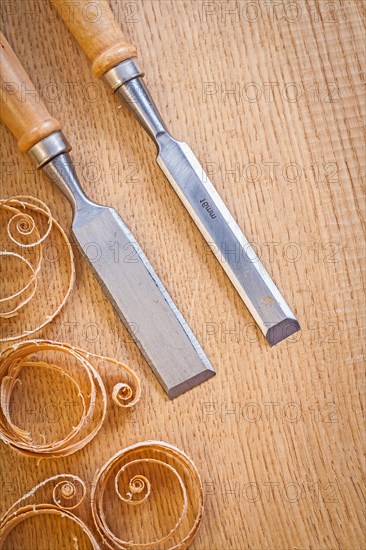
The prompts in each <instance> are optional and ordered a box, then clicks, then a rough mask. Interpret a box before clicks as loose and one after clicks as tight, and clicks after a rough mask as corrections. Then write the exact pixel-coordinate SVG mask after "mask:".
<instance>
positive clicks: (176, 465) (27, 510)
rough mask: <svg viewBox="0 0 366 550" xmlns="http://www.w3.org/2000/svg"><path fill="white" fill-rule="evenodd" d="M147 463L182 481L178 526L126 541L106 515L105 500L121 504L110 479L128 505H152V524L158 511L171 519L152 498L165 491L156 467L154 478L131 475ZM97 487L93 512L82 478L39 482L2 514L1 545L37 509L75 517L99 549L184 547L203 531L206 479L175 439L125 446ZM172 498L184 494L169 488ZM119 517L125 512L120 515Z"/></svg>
mask: <svg viewBox="0 0 366 550" xmlns="http://www.w3.org/2000/svg"><path fill="white" fill-rule="evenodd" d="M144 467H145V469H146V467H148V468H149V469H150V470H151V468H153V467H155V468H157V469H160V470H161V471H162V472H163V473H164V477H165V476H167V477H169V476H173V478H174V479H175V481H176V483H177V484H178V486H179V492H180V495H179V496H180V497H181V500H182V503H183V505H182V506H181V511H180V514H179V517H178V519H177V520H176V524H175V527H174V528H173V529H169V530H168V532H166V533H165V535H164V536H162V537H159V538H156V540H154V541H153V542H145V543H141V542H134V541H133V540H128V541H124V540H122V539H120V538H118V537H117V536H116V535H115V534H114V533H113V532H112V531H111V529H110V527H109V522H107V519H106V512H105V510H104V505H105V504H109V505H111V506H112V508H113V509H115V504H114V503H110V502H109V499H108V498H107V497H106V495H105V492H106V489H107V486H108V484H109V483H108V482H109V481H112V484H111V485H112V487H114V490H115V496H116V497H117V498H118V499H119V500H120V501H121V502H123V503H124V504H125V505H126V506H133V507H134V509H136V507H137V506H141V507H145V508H146V507H147V513H148V521H149V520H150V523H152V522H153V515H157V516H158V518H159V523H161V525H162V526H163V528H164V525H165V524H166V521H167V517H165V516H164V515H163V511H161V510H160V509H157V510H156V511H155V513H154V510H153V509H151V507H150V508H149V499H150V498H151V497H152V496H153V494H154V493H155V495H156V494H159V491H160V490H161V487H159V484H158V479H159V478H158V477H157V476H156V475H154V474H153V470H151V475H152V479H150V480H149V479H148V478H147V476H146V475H143V474H135V475H133V476H131V477H130V476H129V472H128V471H129V470H136V468H137V469H139V468H140V469H143V468H144ZM123 477H124V478H125V481H126V480H128V482H127V485H126V486H123V483H124V482H123V479H122V478H123ZM92 487H93V488H92V494H91V501H90V502H91V509H92V514H91V515H90V513H89V511H88V509H86V508H85V507H82V506H81V504H82V503H83V502H84V498H85V495H86V486H85V483H84V482H83V481H82V480H81V479H80V478H79V477H77V476H74V475H71V474H60V475H57V476H54V477H51V478H49V479H47V480H45V481H43V482H42V483H40V484H39V485H37V486H36V487H35V488H34V489H32V490H31V491H30V492H29V493H27V494H26V495H24V496H23V497H22V498H20V499H19V500H18V501H17V502H15V504H13V506H11V508H9V510H8V511H7V512H6V513H5V515H4V516H3V517H2V518H1V519H0V550H1V549H2V548H3V545H4V542H5V539H6V538H7V536H8V535H9V533H10V532H11V531H12V530H13V529H14V527H16V526H17V525H19V524H20V523H22V522H23V521H25V520H26V519H27V518H29V517H32V516H35V515H36V514H53V515H57V516H59V517H65V518H68V519H70V520H72V521H73V522H74V523H76V524H77V525H78V526H79V527H80V528H81V530H82V531H83V533H84V535H86V536H87V537H88V538H89V540H90V543H91V545H92V548H93V549H95V550H97V549H98V550H99V549H100V548H102V547H108V548H112V549H114V550H120V549H134V550H143V549H147V550H149V549H154V550H183V549H185V548H188V546H189V545H190V544H191V542H192V540H193V538H194V537H195V535H196V533H197V530H198V528H199V525H200V522H201V519H202V514H203V490H202V483H201V480H200V477H199V474H198V472H197V469H196V467H195V465H194V464H193V462H192V461H191V460H190V458H188V456H187V455H186V454H185V453H183V452H182V451H180V450H179V449H177V448H176V447H174V446H173V445H170V444H169V443H164V442H162V441H145V442H143V443H137V444H136V445H132V446H131V447H128V448H126V449H124V450H122V451H120V452H119V453H117V454H115V455H114V456H113V457H112V458H110V460H108V461H107V462H106V464H105V465H104V466H103V467H102V468H101V470H100V471H98V472H97V475H96V477H95V480H94V483H93V486H92ZM168 497H169V499H170V501H174V500H175V499H177V497H178V495H177V494H175V495H172V494H170V493H169V491H168ZM173 497H175V499H174V498H173ZM85 501H87V499H85ZM182 503H181V504H182ZM172 508H174V507H172ZM178 508H179V506H178ZM76 514H78V516H76ZM149 514H150V516H149ZM160 516H161V517H160ZM169 516H170V513H169ZM117 517H120V516H118V515H117ZM121 517H122V516H121ZM91 518H92V519H93V520H94V527H96V528H97V531H98V533H99V535H100V540H101V542H100V544H99V542H98V541H97V537H95V536H94V529H93V528H92V527H93V526H92V525H89V524H90V523H91ZM132 518H133V519H135V521H136V518H138V516H136V515H132ZM137 530H138V531H139V532H140V533H143V532H146V530H147V529H146V524H138V525H137ZM76 542H77V541H76Z"/></svg>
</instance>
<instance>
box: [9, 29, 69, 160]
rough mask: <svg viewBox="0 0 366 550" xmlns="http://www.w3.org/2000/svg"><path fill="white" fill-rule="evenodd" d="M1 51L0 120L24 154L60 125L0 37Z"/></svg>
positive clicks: (10, 49)
mask: <svg viewBox="0 0 366 550" xmlns="http://www.w3.org/2000/svg"><path fill="white" fill-rule="evenodd" d="M0 51H1V76H0V86H1V96H0V112H1V120H2V121H3V122H4V123H5V124H6V125H7V127H8V128H9V130H10V131H11V132H12V133H13V134H14V136H15V137H16V138H17V140H18V147H19V149H20V150H21V151H22V152H23V153H25V152H26V151H28V150H29V149H30V148H31V147H33V145H35V144H36V143H38V142H39V141H40V140H41V139H43V138H45V137H47V136H49V135H50V134H52V132H56V131H57V130H60V123H59V122H58V120H56V119H54V118H52V117H51V116H50V114H49V112H48V111H47V108H46V106H45V104H44V102H43V101H42V100H41V98H40V96H39V94H38V93H37V92H36V90H35V88H34V86H33V83H32V82H31V81H30V80H29V77H28V75H27V74H26V72H25V71H24V68H23V67H22V65H21V63H19V59H18V58H17V57H16V55H15V54H14V50H12V48H11V46H10V45H9V42H8V41H7V40H6V38H5V37H4V35H3V34H0Z"/></svg>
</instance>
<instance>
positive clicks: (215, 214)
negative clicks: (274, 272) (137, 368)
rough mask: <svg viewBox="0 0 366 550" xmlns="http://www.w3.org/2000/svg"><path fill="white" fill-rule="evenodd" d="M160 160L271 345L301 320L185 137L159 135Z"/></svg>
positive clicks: (296, 328)
mask: <svg viewBox="0 0 366 550" xmlns="http://www.w3.org/2000/svg"><path fill="white" fill-rule="evenodd" d="M156 142H157V145H158V148H159V155H158V158H157V162H158V164H159V166H160V167H161V169H162V170H163V172H164V174H165V175H166V177H167V178H168V180H169V181H170V183H171V184H172V186H173V188H174V189H175V191H176V193H177V194H178V196H179V197H180V199H181V200H182V202H183V204H184V206H185V207H186V208H187V210H188V212H189V213H190V215H191V216H192V218H193V220H194V222H195V223H196V225H197V226H198V228H199V229H200V231H201V233H202V234H203V236H204V237H205V239H206V241H207V242H208V243H209V244H210V245H211V248H212V249H213V252H214V253H215V255H216V256H217V258H218V260H219V261H220V263H221V265H222V267H223V268H224V270H225V271H226V273H227V275H228V276H229V278H230V280H231V282H232V283H233V285H234V286H235V288H236V290H237V291H238V293H239V295H240V296H241V298H242V300H243V301H244V303H245V304H246V306H247V307H248V309H249V311H250V313H251V314H252V315H253V317H254V319H255V321H256V322H257V324H258V326H259V327H260V329H261V330H262V332H263V334H264V335H265V336H266V339H267V341H268V342H269V344H270V345H274V344H277V343H278V342H280V341H281V340H284V339H285V338H287V337H288V336H290V335H291V334H293V333H294V332H297V331H298V330H300V325H299V323H298V321H297V320H296V318H295V316H294V314H293V313H292V311H291V309H290V308H289V306H288V305H287V303H286V302H285V300H284V298H283V297H282V295H281V293H280V292H279V290H278V289H277V287H276V285H275V284H274V282H273V281H272V279H271V277H270V276H269V274H268V273H267V271H266V270H265V268H264V267H263V265H262V263H261V261H260V260H259V258H258V256H257V255H256V254H255V252H254V250H253V248H252V247H251V246H250V244H249V242H248V241H247V239H246V238H245V237H244V235H243V233H242V231H241V229H240V228H239V226H238V225H237V223H236V222H235V220H234V218H233V217H232V215H231V214H230V212H229V210H228V209H227V207H226V206H225V204H224V202H223V201H222V199H221V198H220V196H219V194H218V193H217V191H216V190H215V188H214V186H213V185H212V183H211V182H210V180H209V179H208V177H207V175H206V174H205V172H204V171H203V168H202V167H201V165H200V163H199V162H198V160H197V159H196V157H195V156H194V154H193V153H192V151H191V149H190V148H189V147H188V145H187V144H186V143H182V142H179V141H176V140H175V139H173V138H172V137H171V136H170V134H168V133H167V132H162V133H160V134H159V135H158V136H157V137H156Z"/></svg>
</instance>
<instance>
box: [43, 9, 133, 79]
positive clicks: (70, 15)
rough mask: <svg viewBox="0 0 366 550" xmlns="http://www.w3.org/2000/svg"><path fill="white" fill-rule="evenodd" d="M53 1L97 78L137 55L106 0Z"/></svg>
mask: <svg viewBox="0 0 366 550" xmlns="http://www.w3.org/2000/svg"><path fill="white" fill-rule="evenodd" d="M50 1H51V4H53V5H54V6H55V7H56V9H57V11H58V12H59V14H60V15H61V17H62V19H63V20H64V22H65V23H66V25H67V26H68V28H69V29H70V31H71V33H72V34H73V35H74V37H75V38H76V40H77V41H78V42H79V44H80V46H81V47H82V49H83V50H84V52H85V53H86V55H87V56H88V57H89V59H90V60H91V61H92V62H93V66H92V69H93V72H94V74H95V75H96V76H97V77H98V78H99V77H101V76H103V74H104V73H106V72H107V71H109V69H112V68H113V67H115V66H116V65H118V63H121V62H122V61H125V60H126V59H130V58H131V57H135V56H136V55H137V51H136V48H135V47H134V46H132V45H131V44H129V42H127V41H126V39H125V38H124V36H123V33H122V31H121V28H120V26H119V24H118V23H117V21H116V20H115V17H114V15H113V12H112V10H111V8H110V6H109V4H108V1H107V0H93V1H91V0H68V1H67V2H65V0H50Z"/></svg>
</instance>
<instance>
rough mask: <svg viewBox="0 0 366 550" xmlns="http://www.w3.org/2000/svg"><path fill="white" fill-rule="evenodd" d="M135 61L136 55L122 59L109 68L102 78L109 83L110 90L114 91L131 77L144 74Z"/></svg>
mask: <svg viewBox="0 0 366 550" xmlns="http://www.w3.org/2000/svg"><path fill="white" fill-rule="evenodd" d="M144 74H145V73H143V72H142V71H141V69H140V67H139V65H138V63H137V59H136V57H132V58H131V59H127V60H126V61H122V63H119V64H118V65H116V66H115V67H113V69H110V70H109V71H107V72H106V73H105V74H104V75H103V79H104V80H105V81H106V82H107V83H108V84H109V86H110V87H111V88H112V90H113V91H114V92H115V91H116V90H117V88H119V87H120V86H122V85H123V84H125V82H128V81H129V80H131V79H132V78H136V77H138V76H144Z"/></svg>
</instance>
